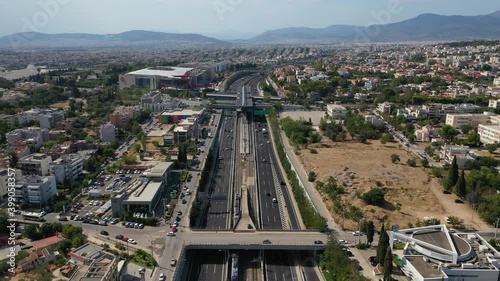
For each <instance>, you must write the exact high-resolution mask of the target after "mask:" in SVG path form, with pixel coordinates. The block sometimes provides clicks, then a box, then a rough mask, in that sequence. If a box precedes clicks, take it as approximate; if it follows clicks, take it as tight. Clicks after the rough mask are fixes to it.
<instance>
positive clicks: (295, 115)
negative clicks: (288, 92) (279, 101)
mask: <svg viewBox="0 0 500 281" xmlns="http://www.w3.org/2000/svg"><path fill="white" fill-rule="evenodd" d="M280 116H281V118H286V117H291V118H292V119H294V120H298V119H300V118H301V117H302V118H304V120H309V118H311V121H312V123H313V126H319V121H320V120H321V117H324V116H325V112H324V111H285V112H282V113H280Z"/></svg>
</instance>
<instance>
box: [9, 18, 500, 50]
mask: <svg viewBox="0 0 500 281" xmlns="http://www.w3.org/2000/svg"><path fill="white" fill-rule="evenodd" d="M233 34H234V32H233ZM214 35H216V34H214ZM231 37H233V38H234V35H233V36H231ZM219 38H221V37H219ZM221 39H222V38H221ZM473 39H500V11H497V12H494V13H491V14H487V15H479V16H443V15H437V14H421V15H419V16H417V17H415V18H412V19H408V20H405V21H401V22H396V23H390V24H378V25H371V26H368V27H366V26H354V25H331V26H328V27H324V28H308V27H290V28H284V29H276V30H269V31H266V32H264V33H262V34H260V35H257V36H255V37H252V38H250V39H246V40H234V41H224V40H219V39H215V38H213V37H208V36H203V35H200V34H183V33H165V32H154V31H144V30H133V31H127V32H123V33H119V34H107V35H97V34H83V33H63V34H44V33H37V32H25V33H15V34H12V35H7V36H3V37H0V49H2V48H3V49H5V48H12V49H14V50H16V49H30V48H92V47H95V48H99V47H157V48H183V47H200V46H203V47H209V46H229V45H231V43H238V44H242V43H243V44H245V43H246V44H306V43H339V42H346V43H349V42H402V41H458V40H473Z"/></svg>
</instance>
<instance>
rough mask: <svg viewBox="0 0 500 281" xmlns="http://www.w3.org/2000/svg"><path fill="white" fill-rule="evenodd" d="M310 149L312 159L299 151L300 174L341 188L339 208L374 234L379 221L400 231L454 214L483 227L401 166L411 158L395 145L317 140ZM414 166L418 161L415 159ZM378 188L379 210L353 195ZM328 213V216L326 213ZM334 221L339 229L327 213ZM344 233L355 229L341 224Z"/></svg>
mask: <svg viewBox="0 0 500 281" xmlns="http://www.w3.org/2000/svg"><path fill="white" fill-rule="evenodd" d="M312 147H314V148H315V149H316V150H317V152H318V154H311V153H310V151H309V149H302V150H301V151H300V158H301V161H302V163H303V165H304V167H305V169H306V171H308V172H309V171H314V172H316V173H317V174H318V177H317V180H320V181H326V179H327V178H328V177H330V176H332V177H334V178H335V179H336V180H337V182H338V183H339V184H343V185H344V186H345V190H346V193H345V194H344V195H342V198H341V199H342V201H343V202H344V204H347V205H349V204H352V205H355V206H358V207H359V208H361V210H362V212H363V214H364V217H365V219H366V220H373V221H374V223H375V225H376V227H377V229H379V228H380V225H381V223H382V222H384V221H385V222H386V223H387V224H388V225H389V226H391V225H395V224H397V225H400V226H401V227H402V228H406V227H408V226H409V223H411V224H413V226H415V224H416V222H417V220H422V219H423V218H424V217H435V218H438V219H440V220H441V222H442V223H445V222H444V217H445V216H451V215H455V216H458V217H461V218H462V219H464V222H465V224H466V225H472V226H474V227H483V226H484V224H483V223H481V222H479V219H478V218H477V215H475V216H476V218H475V219H473V218H472V217H471V213H470V209H469V208H468V207H467V206H466V205H464V204H455V203H454V201H453V200H454V198H455V196H454V195H445V194H442V192H441V191H442V187H441V185H440V184H439V183H438V181H437V180H436V179H434V178H431V177H430V176H428V174H427V171H425V170H424V169H423V168H422V167H410V166H408V165H406V161H407V160H408V159H409V157H412V156H413V155H408V154H407V153H406V151H404V150H402V149H400V148H399V145H398V144H395V143H387V144H385V145H383V144H381V143H380V142H379V141H371V143H370V144H362V143H358V142H349V141H348V142H342V143H334V142H332V141H330V140H329V139H326V138H323V141H322V143H321V144H316V145H314V146H309V148H312ZM392 154H397V155H398V156H399V157H400V162H399V163H396V164H394V163H392V162H391V155H392ZM417 163H418V160H417ZM377 186H380V187H381V188H383V189H384V190H385V191H386V195H385V200H386V204H385V205H384V206H383V207H377V206H372V205H367V204H366V203H365V202H364V201H363V200H361V199H359V198H358V196H359V195H360V194H363V193H365V192H367V191H369V190H370V189H371V188H374V187H377ZM323 198H324V201H325V203H326V204H327V206H328V207H329V209H332V208H331V207H332V206H333V204H332V202H331V200H330V199H329V198H328V196H327V195H326V194H323ZM332 213H333V212H332ZM333 216H334V218H335V220H336V221H337V222H338V223H339V224H340V225H342V217H341V216H340V215H338V214H335V213H333ZM344 228H345V229H351V230H356V229H357V228H358V225H357V222H354V221H352V220H348V219H346V220H344Z"/></svg>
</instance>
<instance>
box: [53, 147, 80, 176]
mask: <svg viewBox="0 0 500 281" xmlns="http://www.w3.org/2000/svg"><path fill="white" fill-rule="evenodd" d="M49 168H50V174H51V175H53V176H54V177H55V178H56V181H57V182H58V183H64V181H73V180H76V179H77V178H78V177H79V176H80V175H81V174H82V172H83V159H82V157H81V156H80V155H79V154H76V153H74V154H66V155H63V156H62V157H61V158H59V159H57V160H54V161H53V162H52V163H51V164H50V165H49Z"/></svg>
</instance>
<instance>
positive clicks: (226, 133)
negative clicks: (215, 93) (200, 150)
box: [202, 112, 236, 229]
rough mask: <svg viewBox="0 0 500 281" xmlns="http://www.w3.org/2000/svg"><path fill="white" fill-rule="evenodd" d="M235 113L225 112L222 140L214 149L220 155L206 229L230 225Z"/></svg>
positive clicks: (205, 224)
mask: <svg viewBox="0 0 500 281" xmlns="http://www.w3.org/2000/svg"><path fill="white" fill-rule="evenodd" d="M233 116H234V114H231V113H228V112H224V113H223V115H222V118H223V120H222V124H221V128H220V132H219V134H220V135H219V136H217V137H220V142H219V147H218V154H217V150H216V149H215V150H214V156H215V157H218V159H217V161H216V163H217V164H216V172H215V175H214V177H213V178H212V180H213V190H212V191H209V192H210V193H211V196H210V202H209V207H208V210H207V211H206V218H205V223H204V224H203V226H202V228H206V229H229V228H230V227H231V226H230V218H231V212H230V206H229V203H230V197H229V196H230V192H229V191H230V190H229V188H230V187H231V182H230V172H229V171H230V169H231V168H233V167H232V161H233V159H234V153H233V142H234V135H235V134H236V133H235V132H234V122H235V117H233Z"/></svg>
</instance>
